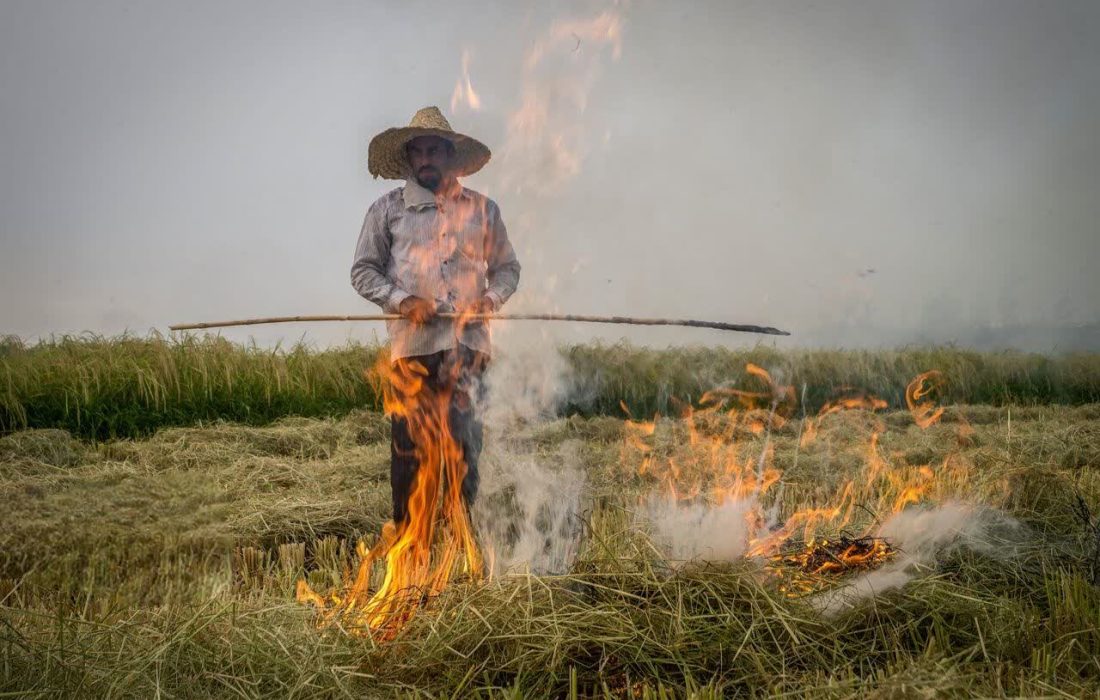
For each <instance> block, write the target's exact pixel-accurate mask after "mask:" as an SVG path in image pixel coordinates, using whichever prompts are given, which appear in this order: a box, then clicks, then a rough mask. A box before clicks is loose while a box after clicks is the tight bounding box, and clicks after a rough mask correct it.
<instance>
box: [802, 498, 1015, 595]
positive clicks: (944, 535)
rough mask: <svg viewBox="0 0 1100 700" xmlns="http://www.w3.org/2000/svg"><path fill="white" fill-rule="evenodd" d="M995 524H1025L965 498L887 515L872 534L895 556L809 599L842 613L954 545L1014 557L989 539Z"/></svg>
mask: <svg viewBox="0 0 1100 700" xmlns="http://www.w3.org/2000/svg"><path fill="white" fill-rule="evenodd" d="M997 528H1007V529H1009V530H1017V531H1018V530H1021V529H1022V528H1023V526H1022V525H1021V524H1020V523H1019V522H1017V521H1016V520H1014V519H1012V518H1010V517H1009V516H1007V515H1005V514H1003V513H1000V512H998V511H993V510H988V509H984V508H980V507H978V506H973V505H969V504H965V503H945V504H943V505H941V506H937V507H935V508H908V509H906V510H903V511H901V512H899V513H896V514H894V515H893V516H891V517H890V518H889V519H888V520H887V521H886V522H884V523H883V524H882V526H881V527H880V528H879V529H878V531H877V532H876V533H875V536H876V537H882V538H884V539H886V540H887V541H888V542H889V543H890V544H891V545H892V546H893V547H894V548H896V549H897V550H898V554H897V555H896V557H895V558H894V559H893V561H891V562H890V563H888V564H886V565H885V566H883V567H882V568H880V569H877V570H875V571H871V572H868V573H866V574H863V575H861V576H859V577H858V578H856V579H854V580H853V581H851V582H849V583H848V584H847V585H845V586H843V587H841V588H838V589H836V590H832V591H828V592H826V593H822V594H819V595H817V596H815V597H813V598H811V599H810V604H811V605H813V606H814V607H815V608H817V609H818V610H819V611H821V613H822V614H823V615H826V616H830V615H835V614H837V613H840V612H843V611H844V610H848V609H850V608H852V607H853V606H855V605H856V604H857V603H858V602H859V601H861V600H864V599H866V598H870V597H873V596H875V595H879V594H882V593H885V592H887V591H891V590H894V589H897V588H901V587H902V586H904V585H905V584H907V583H909V582H910V581H911V580H913V579H914V578H916V577H917V576H919V575H920V574H921V573H922V572H926V571H929V570H931V567H932V566H933V565H934V564H935V562H936V560H937V559H938V558H939V557H940V556H942V555H943V554H945V553H947V552H950V551H951V550H953V549H955V548H956V547H966V548H968V549H973V550H977V551H980V552H983V553H985V554H990V555H993V556H999V557H1008V556H1012V554H1013V549H1012V547H1011V546H1006V545H1005V544H1003V543H997V542H994V541H993V539H992V538H991V536H990V535H991V533H992V532H993V531H994V530H995V529H997Z"/></svg>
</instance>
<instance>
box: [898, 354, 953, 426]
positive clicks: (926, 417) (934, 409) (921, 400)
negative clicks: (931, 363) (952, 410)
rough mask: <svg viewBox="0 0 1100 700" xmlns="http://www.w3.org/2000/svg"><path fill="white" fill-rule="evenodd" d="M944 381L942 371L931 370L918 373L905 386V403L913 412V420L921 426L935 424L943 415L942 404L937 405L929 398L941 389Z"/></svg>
mask: <svg viewBox="0 0 1100 700" xmlns="http://www.w3.org/2000/svg"><path fill="white" fill-rule="evenodd" d="M944 384H945V381H944V378H943V373H942V372H940V371H939V370H935V369H934V370H931V371H930V372H924V373H922V374H918V375H917V376H916V377H914V378H913V381H911V382H909V386H907V387H905V403H906V405H907V406H909V412H910V413H912V414H913V420H914V421H915V422H916V424H917V425H919V426H920V427H921V428H928V427H929V426H932V425H935V424H936V423H937V422H938V421H939V419H940V417H941V416H943V411H944V409H943V406H937V405H936V402H935V401H934V400H933V399H932V398H929V397H930V396H932V397H934V396H936V395H938V394H939V393H940V391H942V389H943V387H944Z"/></svg>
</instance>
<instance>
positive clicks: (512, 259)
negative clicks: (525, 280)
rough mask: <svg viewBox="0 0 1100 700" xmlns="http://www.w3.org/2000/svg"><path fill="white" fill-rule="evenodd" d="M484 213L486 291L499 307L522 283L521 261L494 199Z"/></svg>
mask: <svg viewBox="0 0 1100 700" xmlns="http://www.w3.org/2000/svg"><path fill="white" fill-rule="evenodd" d="M485 215H486V240H485V260H486V262H487V264H488V266H487V267H488V269H487V270H486V290H485V295H486V296H487V297H489V298H490V299H492V301H493V305H494V306H495V307H496V308H497V309H499V308H500V307H501V306H503V305H504V302H506V301H508V298H509V297H511V296H512V294H514V293H515V291H516V288H517V287H518V286H519V270H520V265H519V260H517V259H516V251H515V250H514V249H513V248H512V243H511V241H509V240H508V230H507V229H506V228H505V226H504V220H503V219H502V218H501V216H500V208H499V207H498V206H497V204H496V202H494V201H493V200H491V199H490V200H489V201H488V203H487V205H486V210H485Z"/></svg>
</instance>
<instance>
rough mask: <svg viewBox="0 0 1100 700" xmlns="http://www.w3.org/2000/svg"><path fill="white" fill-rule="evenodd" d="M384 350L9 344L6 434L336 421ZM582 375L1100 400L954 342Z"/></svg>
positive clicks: (1086, 364) (684, 360)
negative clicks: (927, 374) (923, 381)
mask: <svg viewBox="0 0 1100 700" xmlns="http://www.w3.org/2000/svg"><path fill="white" fill-rule="evenodd" d="M384 351H385V349H384V348H379V347H376V346H362V345H355V344H349V345H347V346H345V347H340V348H333V349H327V350H314V349H310V348H308V347H306V346H304V345H296V346H294V347H291V348H289V349H281V350H265V349H262V348H257V347H246V346H241V345H235V344H233V343H230V342H228V341H226V340H224V339H220V338H216V337H201V338H200V337H197V336H188V335H184V336H180V337H178V338H172V339H168V338H163V337H161V336H158V335H152V336H149V337H145V338H140V337H125V336H124V337H117V338H102V337H96V336H82V337H63V338H60V339H56V340H51V341H43V342H40V343H38V344H36V345H33V346H25V345H24V344H22V343H21V342H19V341H18V340H16V339H10V338H9V339H8V340H6V341H4V342H3V343H0V434H2V433H5V432H10V431H13V430H19V429H26V428H60V429H64V430H67V431H69V432H70V433H72V434H73V435H76V436H79V437H81V438H85V439H100V440H103V439H108V438H119V437H140V436H147V435H151V434H152V433H153V432H155V431H156V430H157V429H159V428H162V427H169V426H186V425H197V424H200V423H203V422H209V421H214V420H230V421H235V422H240V423H245V424H250V425H265V424H269V423H271V422H272V421H275V420H277V419H279V418H282V417H284V416H291V415H296V416H308V417H334V416H341V415H346V414H347V413H349V412H350V411H354V410H360V409H378V407H379V397H378V396H377V394H376V392H375V391H374V389H373V388H372V387H371V386H370V384H369V383H368V382H366V381H365V380H364V377H363V370H364V369H366V368H368V367H370V366H371V365H372V363H373V362H374V360H375V359H376V358H377V356H378V353H379V352H384ZM561 353H562V354H563V356H564V357H565V358H566V360H567V363H568V366H569V368H570V369H571V382H572V385H573V386H574V387H575V388H576V391H573V392H571V394H570V398H569V400H568V401H567V403H566V404H565V405H564V406H562V407H561V410H562V413H563V414H564V415H569V414H572V413H579V414H581V415H586V416H594V415H615V416H622V409H621V406H620V402H622V403H625V404H626V406H627V408H628V409H629V410H630V412H631V413H632V414H633V415H635V416H651V415H654V414H655V413H662V414H670V413H673V414H674V413H677V409H676V403H677V402H680V403H694V402H696V401H698V399H699V397H700V396H701V395H702V393H703V392H704V391H706V390H707V389H710V388H713V387H714V386H717V385H719V384H721V383H723V382H735V383H737V382H740V383H741V385H742V386H749V387H751V386H752V382H753V381H756V380H754V379H752V378H746V376H745V372H744V367H745V364H746V363H748V362H753V363H756V364H758V365H761V366H764V367H766V368H767V369H768V370H769V371H771V372H772V373H773V375H775V376H776V377H777V379H781V380H782V381H783V382H785V383H788V384H792V385H794V386H795V387H796V391H797V392H798V393H799V394H800V395H801V387H802V386H803V385H805V387H806V393H805V398H806V406H805V408H806V410H807V411H808V412H811V413H812V412H814V411H816V410H817V409H818V408H819V407H820V406H821V405H822V404H823V403H824V402H825V401H826V400H828V399H829V398H831V397H833V396H834V395H835V394H836V393H837V392H838V391H839V390H841V389H842V388H843V387H852V388H855V389H858V390H863V391H869V392H871V393H874V394H876V395H878V396H880V397H882V398H884V399H886V400H887V401H889V403H890V405H891V406H892V407H895V408H899V407H903V406H904V389H905V385H906V384H907V383H908V381H909V380H910V379H912V378H913V377H914V376H915V375H917V374H918V373H920V372H924V371H926V370H929V369H939V370H941V371H942V372H944V374H945V375H946V377H947V380H948V385H947V386H948V388H947V392H946V395H945V396H944V397H943V400H945V401H947V402H955V403H970V404H991V405H1045V404H1069V405H1079V404H1085V403H1091V402H1097V401H1100V355H1096V354H1079V355H1067V356H1059V357H1047V356H1043V355H1031V354H1021V353H1010V352H1006V353H980V352H972V351H967V350H959V349H952V348H912V349H903V350H895V351H873V352H872V351H847V350H844V351H842V350H835V351H831V350H795V351H777V350H774V349H771V348H768V347H764V346H759V347H756V348H753V349H747V350H728V349H719V348H686V349H668V350H650V349H646V348H637V347H633V346H630V345H626V344H617V345H599V344H596V345H579V346H573V347H566V348H562V349H561Z"/></svg>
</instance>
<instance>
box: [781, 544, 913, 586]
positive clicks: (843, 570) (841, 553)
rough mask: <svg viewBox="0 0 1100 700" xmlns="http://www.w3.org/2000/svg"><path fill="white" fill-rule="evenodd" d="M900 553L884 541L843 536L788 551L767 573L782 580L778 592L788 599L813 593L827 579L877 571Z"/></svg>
mask: <svg viewBox="0 0 1100 700" xmlns="http://www.w3.org/2000/svg"><path fill="white" fill-rule="evenodd" d="M896 553H897V551H896V550H895V549H894V548H893V546H892V545H891V544H890V543H889V542H888V541H887V540H886V539H884V538H881V537H856V538H854V539H853V538H850V537H848V536H847V535H841V536H840V537H839V538H837V539H835V540H829V539H826V538H822V539H820V540H814V541H813V542H810V543H809V544H807V545H806V546H805V547H788V548H787V549H786V551H783V552H781V553H779V554H775V555H773V556H772V557H771V558H770V559H769V560H768V565H767V567H768V570H769V571H771V572H772V573H774V574H775V575H776V576H778V577H779V578H780V579H781V583H780V584H779V590H780V591H782V592H784V593H786V594H787V595H789V596H800V595H805V594H807V593H811V592H813V591H814V590H816V588H818V586H819V582H820V580H821V578H822V577H824V576H843V575H845V574H851V573H858V572H862V571H870V570H872V569H877V568H878V567H879V566H881V565H883V564H885V563H886V562H887V561H889V560H890V559H892V558H893V556H894V555H895V554H896Z"/></svg>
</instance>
